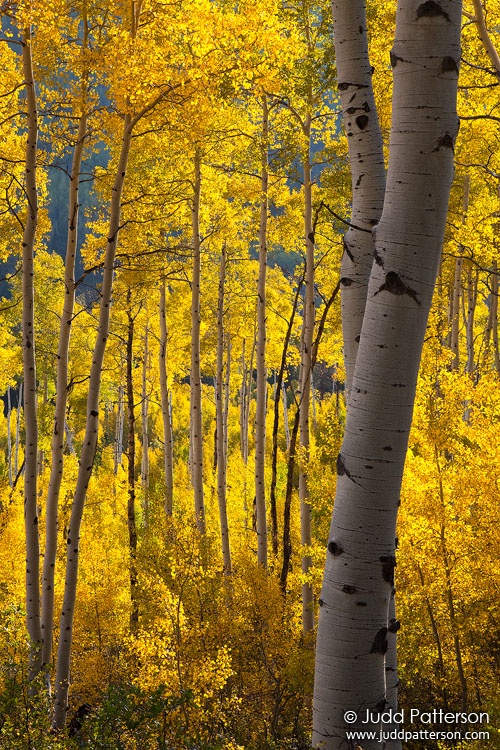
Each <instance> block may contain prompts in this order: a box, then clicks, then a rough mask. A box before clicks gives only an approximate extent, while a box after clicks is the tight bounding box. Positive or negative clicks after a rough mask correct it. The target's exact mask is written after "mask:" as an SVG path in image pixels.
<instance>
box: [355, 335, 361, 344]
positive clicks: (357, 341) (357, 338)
mask: <svg viewBox="0 0 500 750" xmlns="http://www.w3.org/2000/svg"><path fill="white" fill-rule="evenodd" d="M354 341H355V342H356V343H357V344H359V342H360V341H361V334H359V335H358V336H356V337H355V339H354Z"/></svg>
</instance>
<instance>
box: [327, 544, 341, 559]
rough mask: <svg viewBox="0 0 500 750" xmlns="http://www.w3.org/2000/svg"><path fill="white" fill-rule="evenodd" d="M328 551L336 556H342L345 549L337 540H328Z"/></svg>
mask: <svg viewBox="0 0 500 750" xmlns="http://www.w3.org/2000/svg"><path fill="white" fill-rule="evenodd" d="M327 549H328V552H329V553H330V554H331V555H333V556H334V557H340V555H341V554H342V553H343V551H344V550H343V549H342V547H341V546H340V544H337V542H334V541H331V542H328V547H327Z"/></svg>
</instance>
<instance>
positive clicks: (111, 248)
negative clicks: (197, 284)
mask: <svg viewBox="0 0 500 750" xmlns="http://www.w3.org/2000/svg"><path fill="white" fill-rule="evenodd" d="M134 124H135V121H133V120H132V118H131V116H130V115H129V114H127V115H125V122H124V128H123V135H122V144H121V152H120V158H119V162H118V167H117V172H116V176H115V181H114V185H113V192H112V199H111V209H110V223H109V231H108V238H107V247H106V254H105V259H104V274H103V280H102V286H101V302H100V306H99V324H98V330H97V337H96V343H95V346H94V353H93V357H92V366H91V370H90V382H89V390H88V395H87V422H86V428H85V437H84V440H83V447H82V452H81V456H80V466H79V470H78V477H77V483H76V488H75V492H74V496H73V504H72V508H71V516H70V520H69V525H68V531H67V536H66V545H67V557H66V575H65V584H64V600H63V606H62V612H61V621H60V632H59V646H58V651H57V672H56V684H55V703H54V719H53V723H54V728H55V729H61V728H62V727H63V726H64V723H65V721H66V712H67V710H68V690H69V671H70V655H71V644H72V637H73V619H74V613H75V601H76V585H77V579H78V560H79V544H80V526H81V521H82V515H83V509H84V505H85V498H86V495H87V488H88V484H89V481H90V476H91V473H92V467H93V464H94V458H95V452H96V448H97V436H98V428H99V393H100V385H101V373H102V365H103V360H104V352H105V349H106V343H107V340H108V333H109V315H110V306H111V292H112V288H113V276H114V261H115V254H116V246H117V242H118V232H119V228H120V213H121V196H122V191H123V184H124V181H125V174H126V171H127V162H128V156H129V152H130V144H131V138H132V130H133V126H134Z"/></svg>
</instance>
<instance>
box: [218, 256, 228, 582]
mask: <svg viewBox="0 0 500 750" xmlns="http://www.w3.org/2000/svg"><path fill="white" fill-rule="evenodd" d="M226 259H227V255H226V247H225V245H224V246H223V247H222V251H221V257H220V265H219V292H218V300H217V364H216V369H217V373H216V379H215V417H216V425H217V427H216V439H215V447H216V456H217V499H218V503H219V521H220V534H221V543H222V560H223V568H224V574H225V575H231V572H232V565H231V548H230V545H229V525H228V521H227V507H226V458H227V453H226V450H225V442H226V441H225V435H226V432H227V424H226V423H225V420H224V411H225V410H224V293H225V283H226Z"/></svg>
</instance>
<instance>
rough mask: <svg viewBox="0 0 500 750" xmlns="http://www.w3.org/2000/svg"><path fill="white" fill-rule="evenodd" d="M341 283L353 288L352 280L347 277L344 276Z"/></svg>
mask: <svg viewBox="0 0 500 750" xmlns="http://www.w3.org/2000/svg"><path fill="white" fill-rule="evenodd" d="M340 283H341V284H342V286H351V284H352V279H349V278H348V277H347V276H343V277H342V278H341V279H340Z"/></svg>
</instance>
